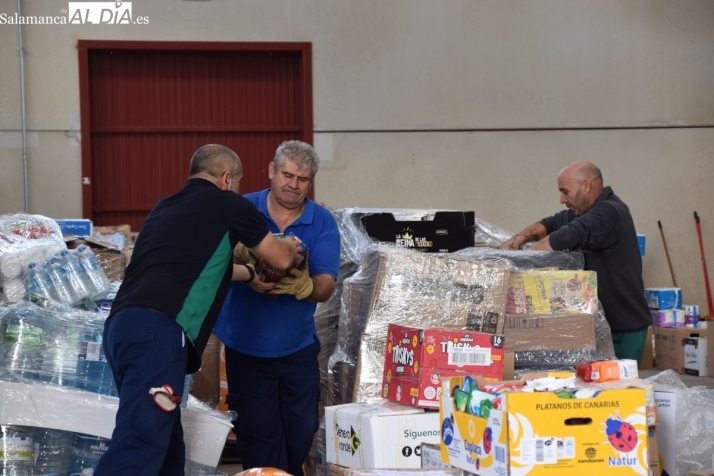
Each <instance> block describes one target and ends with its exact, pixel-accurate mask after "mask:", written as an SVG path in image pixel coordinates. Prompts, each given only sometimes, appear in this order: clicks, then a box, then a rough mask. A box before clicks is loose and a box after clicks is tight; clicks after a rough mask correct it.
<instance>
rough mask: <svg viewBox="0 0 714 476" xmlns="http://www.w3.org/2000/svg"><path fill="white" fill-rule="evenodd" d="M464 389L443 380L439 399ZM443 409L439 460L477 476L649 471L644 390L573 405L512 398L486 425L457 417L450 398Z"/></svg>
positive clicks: (546, 398)
mask: <svg viewBox="0 0 714 476" xmlns="http://www.w3.org/2000/svg"><path fill="white" fill-rule="evenodd" d="M538 376H539V375H538V374H536V375H528V376H525V377H524V379H523V380H522V381H519V382H511V383H519V384H522V383H523V382H524V381H525V380H528V379H532V378H535V377H538ZM476 379H478V377H476ZM462 382H463V379H461V378H458V377H456V378H451V379H444V380H442V385H443V389H442V395H444V396H446V395H451V393H452V389H453V388H454V386H456V385H458V386H461V385H462ZM441 403H442V404H441V407H440V409H439V418H440V421H441V422H442V424H441V425H442V426H441V428H442V430H441V433H442V444H441V460H442V461H443V462H445V463H447V464H450V465H452V466H455V467H458V468H461V469H463V470H465V471H473V472H475V473H477V474H479V475H480V476H504V475H512V476H524V475H526V474H528V475H532V476H537V475H568V476H571V475H574V474H577V475H579V476H588V475H592V476H602V475H603V474H607V475H608V476H609V475H620V474H623V475H624V474H627V475H635V474H646V472H647V471H648V468H649V455H648V451H647V437H648V431H647V425H646V414H645V405H646V396H645V390H643V389H640V388H626V389H618V390H603V391H601V392H600V393H599V394H598V395H596V396H595V397H593V398H589V399H573V400H562V399H560V398H558V396H557V395H556V394H555V393H552V392H536V393H526V392H510V393H505V394H503V396H502V402H501V403H502V408H503V409H502V410H495V409H494V410H491V412H490V414H489V416H488V418H481V417H476V416H473V415H468V414H466V413H462V412H459V411H457V410H456V409H455V408H454V406H453V401H452V399H451V398H447V397H444V398H442V400H441ZM625 425H626V426H625ZM628 437H629V438H628ZM615 445H618V446H617V447H616V446H615Z"/></svg>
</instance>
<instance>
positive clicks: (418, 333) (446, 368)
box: [382, 324, 505, 409]
mask: <svg viewBox="0 0 714 476" xmlns="http://www.w3.org/2000/svg"><path fill="white" fill-rule="evenodd" d="M504 347H505V338H504V337H503V336H502V335H500V334H486V333H483V332H476V331H470V330H464V329H444V328H426V329H419V328H416V327H408V326H400V325H397V324H389V326H388V327H387V342H386V348H385V353H384V374H383V379H382V397H383V398H386V399H388V400H391V401H394V402H397V403H401V404H403V405H411V406H415V407H421V408H434V409H436V408H439V396H440V395H441V379H442V378H444V377H452V376H458V375H466V374H471V375H481V376H483V377H485V378H487V379H490V380H496V381H497V380H502V379H503V364H504V359H505V348H504Z"/></svg>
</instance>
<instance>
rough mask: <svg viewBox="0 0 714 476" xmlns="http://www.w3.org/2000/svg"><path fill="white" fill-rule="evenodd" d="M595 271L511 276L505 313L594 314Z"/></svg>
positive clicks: (562, 271) (532, 272) (595, 299)
mask: <svg viewBox="0 0 714 476" xmlns="http://www.w3.org/2000/svg"><path fill="white" fill-rule="evenodd" d="M597 310H598V300H597V274H596V273H595V272H594V271H582V270H579V271H567V270H524V271H518V272H514V273H511V276H510V279H509V288H508V298H507V303H506V314H512V315H523V314H536V315H537V314H541V315H544V314H581V313H582V314H595V313H597Z"/></svg>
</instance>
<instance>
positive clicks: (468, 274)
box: [353, 245, 510, 402]
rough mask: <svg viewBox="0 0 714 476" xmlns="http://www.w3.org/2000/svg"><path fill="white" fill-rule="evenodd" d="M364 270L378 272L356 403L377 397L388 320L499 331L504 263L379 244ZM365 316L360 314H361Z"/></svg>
mask: <svg viewBox="0 0 714 476" xmlns="http://www.w3.org/2000/svg"><path fill="white" fill-rule="evenodd" d="M366 257H367V259H370V258H371V259H373V260H375V263H367V264H366V265H364V263H363V265H364V266H363V267H364V268H369V269H371V270H375V269H376V270H377V272H376V275H374V276H375V278H374V283H375V284H374V289H373V292H372V293H371V296H369V300H368V301H366V300H365V299H364V298H365V296H360V303H359V304H360V307H362V306H363V305H364V304H365V303H367V306H366V314H364V316H365V319H366V320H365V324H364V331H363V333H362V336H361V341H360V348H359V355H358V358H357V369H356V373H355V384H354V388H355V395H354V398H353V400H354V401H357V402H369V401H373V400H374V399H377V398H379V396H380V393H381V384H382V372H383V368H384V367H383V365H384V346H385V342H386V336H387V326H388V324H389V323H390V322H394V323H399V324H402V325H406V326H412V327H451V328H462V329H463V328H470V329H475V330H479V331H482V332H488V333H500V331H501V329H502V325H503V320H504V317H505V316H504V312H503V310H504V308H505V299H506V294H507V291H508V277H509V274H510V268H508V267H507V266H499V265H497V264H495V263H498V264H505V261H503V260H498V261H495V262H494V261H493V260H489V261H480V260H473V261H472V260H457V259H454V258H452V257H451V255H448V254H434V253H418V252H414V251H409V250H404V249H401V248H396V247H393V246H389V245H381V246H379V248H378V249H377V253H371V254H369V255H367V256H366ZM360 317H361V316H360Z"/></svg>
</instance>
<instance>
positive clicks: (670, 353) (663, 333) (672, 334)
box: [654, 327, 706, 373]
mask: <svg viewBox="0 0 714 476" xmlns="http://www.w3.org/2000/svg"><path fill="white" fill-rule="evenodd" d="M704 332H706V331H705V330H703V329H692V328H689V327H655V328H654V336H655V368H656V369H657V370H666V369H672V370H676V371H677V372H679V373H684V339H687V338H690V337H700V335H703V334H704Z"/></svg>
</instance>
